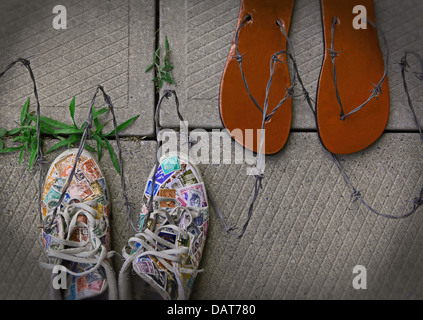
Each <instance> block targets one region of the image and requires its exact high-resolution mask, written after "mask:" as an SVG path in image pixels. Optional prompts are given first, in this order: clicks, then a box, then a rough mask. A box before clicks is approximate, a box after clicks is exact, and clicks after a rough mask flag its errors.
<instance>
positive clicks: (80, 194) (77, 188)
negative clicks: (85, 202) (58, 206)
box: [68, 180, 94, 199]
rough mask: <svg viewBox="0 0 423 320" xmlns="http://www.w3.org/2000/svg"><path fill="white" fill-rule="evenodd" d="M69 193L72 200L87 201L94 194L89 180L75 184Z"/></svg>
mask: <svg viewBox="0 0 423 320" xmlns="http://www.w3.org/2000/svg"><path fill="white" fill-rule="evenodd" d="M68 193H69V195H70V197H71V198H82V199H86V198H88V197H90V196H92V195H93V194H94V192H93V190H92V189H91V187H90V185H89V184H88V182H87V180H82V181H80V182H78V183H75V184H74V185H73V186H71V187H70V188H69V189H68Z"/></svg>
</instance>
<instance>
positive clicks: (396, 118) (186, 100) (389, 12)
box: [160, 0, 423, 131]
mask: <svg viewBox="0 0 423 320" xmlns="http://www.w3.org/2000/svg"><path fill="white" fill-rule="evenodd" d="M374 3H375V10H376V19H377V25H378V27H379V28H380V30H381V31H383V32H384V33H385V35H386V38H387V41H388V45H389V49H390V57H389V58H390V62H389V72H388V79H389V87H390V99H391V114H390V120H389V123H388V126H387V129H388V130H407V131H409V130H415V124H414V122H413V119H412V117H411V115H410V114H409V112H408V107H407V105H406V103H407V99H406V97H405V94H404V91H403V85H402V78H401V74H400V68H399V66H398V65H397V64H396V63H398V62H399V61H400V59H401V57H402V56H403V54H404V51H405V50H414V51H416V52H418V53H420V54H423V42H422V41H421V39H422V36H423V21H422V20H421V19H420V18H419V17H420V13H421V11H422V10H423V8H422V3H421V1H419V0H407V1H401V3H399V2H398V1H395V0H375V1H374ZM238 9H239V1H238V0H213V1H196V0H176V1H175V0H163V1H160V38H161V39H164V37H165V36H167V37H168V38H169V42H170V44H171V49H172V61H173V62H174V66H175V69H174V76H175V78H176V81H177V86H176V91H177V92H178V93H179V96H180V97H181V102H182V106H181V110H182V113H183V114H184V115H185V117H186V120H188V122H189V124H190V126H191V127H192V128H196V127H200V128H222V123H221V121H220V116H219V110H218V97H219V86H220V80H221V76H222V72H223V68H224V66H225V61H226V57H227V54H228V52H229V48H230V46H231V43H232V39H233V36H234V32H235V28H236V20H237V17H238ZM290 37H291V39H292V42H293V45H294V47H295V52H296V55H297V60H298V64H299V69H300V73H301V76H302V78H303V80H304V83H305V85H306V87H307V89H308V90H309V92H310V94H311V96H312V97H314V96H315V93H316V88H317V83H318V78H319V74H320V67H321V64H322V58H323V31H322V23H321V14H320V4H319V1H313V0H297V1H295V7H294V12H293V17H292V24H291V32H290ZM162 41H164V40H162ZM381 43H383V42H381ZM410 62H411V66H413V67H417V64H418V63H417V61H411V60H410ZM291 70H292V66H291ZM416 71H418V70H417V69H416ZM410 78H411V77H410ZM409 86H410V93H411V96H412V98H413V101H416V103H417V104H418V103H419V102H421V101H422V99H421V98H419V97H421V95H422V92H423V88H422V86H421V83H420V82H419V81H417V80H416V79H412V80H409ZM297 95H300V91H299V90H297ZM169 108H170V107H167V106H165V107H164V108H163V111H162V116H161V124H162V125H163V126H164V127H177V126H178V120H177V118H175V117H174V116H173V113H172V112H170V111H169V110H171V109H169ZM293 108H294V115H293V123H292V128H293V129H297V130H301V129H307V130H310V129H315V128H316V126H315V121H314V118H313V115H312V113H311V112H310V110H309V107H308V105H307V104H306V102H305V101H304V100H303V99H302V98H300V97H299V98H296V99H294V104H293ZM418 114H419V116H423V110H422V108H418Z"/></svg>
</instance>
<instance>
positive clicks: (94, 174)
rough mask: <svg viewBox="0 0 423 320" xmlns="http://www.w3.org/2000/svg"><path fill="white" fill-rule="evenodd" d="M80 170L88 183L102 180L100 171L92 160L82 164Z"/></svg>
mask: <svg viewBox="0 0 423 320" xmlns="http://www.w3.org/2000/svg"><path fill="white" fill-rule="evenodd" d="M81 169H82V171H83V172H84V174H85V177H86V178H87V180H88V181H89V182H90V183H93V182H94V181H96V180H98V179H100V178H103V176H102V175H101V172H100V169H99V168H98V167H97V165H96V163H95V161H94V159H93V158H90V159H88V160H87V161H85V162H84V163H82V164H81Z"/></svg>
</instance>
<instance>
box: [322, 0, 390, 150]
mask: <svg viewBox="0 0 423 320" xmlns="http://www.w3.org/2000/svg"><path fill="white" fill-rule="evenodd" d="M357 5H361V6H364V7H365V8H366V10H367V18H368V19H369V20H371V21H373V22H375V12H374V6H373V1H372V0H342V1H339V0H321V9H322V21H323V30H324V46H325V53H324V60H323V65H322V69H321V73H320V79H319V85H318V91H317V103H316V112H317V127H318V131H319V136H320V139H321V141H322V143H323V145H324V146H325V147H326V149H328V150H329V151H331V152H333V153H336V154H349V153H354V152H357V151H360V150H362V149H364V148H366V147H368V146H369V145H371V144H372V143H373V142H375V141H376V140H377V139H378V138H379V137H380V135H381V134H382V133H383V131H384V129H385V127H386V124H387V122H388V118H389V86H388V80H387V78H385V80H384V82H383V85H382V86H381V89H382V93H381V94H379V95H378V97H377V98H373V99H372V100H371V101H369V102H368V103H367V104H366V105H365V106H364V107H363V108H362V109H360V110H359V111H357V112H356V113H354V114H351V115H350V116H348V117H346V118H345V119H344V120H342V119H341V117H340V114H341V113H340V105H339V103H338V100H337V96H336V90H335V85H334V72H333V64H332V60H331V55H330V52H329V50H328V49H330V48H331V43H332V42H331V41H332V34H331V31H332V23H333V19H334V17H337V18H338V20H337V24H336V26H335V29H334V38H333V43H334V50H335V51H337V52H339V53H338V54H337V57H336V58H335V61H336V62H335V66H336V74H337V85H338V92H339V96H340V99H341V101H342V105H343V108H344V114H347V113H349V112H351V111H352V110H354V109H355V108H357V107H358V106H360V105H361V104H362V103H364V102H365V101H366V100H367V99H368V98H369V96H370V94H371V91H372V90H373V89H374V85H373V84H375V85H377V84H378V82H379V81H380V79H381V78H382V76H383V74H384V70H385V65H384V59H383V55H382V52H381V47H380V44H379V39H378V33H377V30H376V28H375V27H374V26H372V25H370V24H369V23H368V25H367V29H355V28H354V26H353V20H354V18H355V17H356V15H357V14H354V13H353V8H354V7H355V6H357Z"/></svg>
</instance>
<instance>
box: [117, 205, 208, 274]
mask: <svg viewBox="0 0 423 320" xmlns="http://www.w3.org/2000/svg"><path fill="white" fill-rule="evenodd" d="M154 199H155V201H175V199H174V198H166V197H155V198H154ZM199 209H200V208H194V207H182V206H176V207H175V208H173V209H172V210H171V211H170V212H167V211H166V210H155V211H153V212H152V214H151V216H150V217H151V218H152V219H153V220H152V221H153V222H152V223H157V222H158V221H159V220H163V222H161V223H160V225H159V226H158V227H156V229H155V231H154V232H152V231H151V230H150V229H148V228H146V229H144V231H142V232H140V233H137V234H136V235H135V236H134V237H131V238H130V239H129V240H128V245H127V246H125V247H124V248H123V250H122V256H123V257H124V258H125V259H127V260H128V259H139V258H142V257H148V256H154V257H156V258H157V260H158V261H159V262H160V263H161V264H162V265H163V266H164V267H165V268H166V269H167V270H168V271H170V272H172V273H176V274H178V275H179V274H182V273H185V274H196V273H199V272H203V270H198V269H189V268H177V264H178V263H180V262H181V261H182V259H183V258H184V257H185V258H188V254H189V252H190V249H191V248H190V247H186V246H183V245H180V246H179V245H178V239H177V237H178V235H180V236H181V237H182V238H184V239H187V240H188V239H190V241H189V243H190V246H191V245H192V244H193V243H194V242H195V240H196V239H194V235H193V234H192V233H190V232H188V231H187V229H188V227H189V226H191V225H192V226H193V227H196V225H195V224H194V217H193V215H192V213H195V214H196V215H197V214H198V212H199ZM181 219H186V221H189V222H188V223H187V225H186V226H185V229H184V228H181V227H180V226H178V223H180V222H181ZM144 223H148V221H145V222H144ZM166 229H172V230H173V231H174V232H175V234H176V240H175V243H172V242H169V241H167V240H165V239H163V238H162V237H160V236H159V234H160V233H161V232H162V231H166ZM141 248H144V251H143V252H142V253H140V254H136V252H137V251H138V250H139V249H141ZM128 249H129V252H130V253H128V251H127V250H128ZM191 261H192V262H193V264H194V265H198V261H196V258H195V257H194V256H192V257H191ZM169 262H170V263H169Z"/></svg>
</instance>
